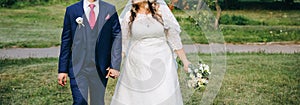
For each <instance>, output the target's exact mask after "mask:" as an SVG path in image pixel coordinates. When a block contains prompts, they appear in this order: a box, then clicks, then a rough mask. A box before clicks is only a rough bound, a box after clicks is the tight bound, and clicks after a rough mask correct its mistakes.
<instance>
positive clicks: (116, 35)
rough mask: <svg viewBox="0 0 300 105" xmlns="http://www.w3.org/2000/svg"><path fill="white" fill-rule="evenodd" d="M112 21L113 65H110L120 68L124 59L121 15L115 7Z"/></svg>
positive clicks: (116, 68)
mask: <svg viewBox="0 0 300 105" xmlns="http://www.w3.org/2000/svg"><path fill="white" fill-rule="evenodd" d="M110 19H111V22H112V37H113V38H112V40H113V41H112V43H113V44H112V51H111V65H110V67H111V68H112V69H115V70H120V65H121V60H122V34H121V26H120V22H119V17H118V14H117V12H116V9H115V7H114V8H113V15H112V16H111V18H110Z"/></svg>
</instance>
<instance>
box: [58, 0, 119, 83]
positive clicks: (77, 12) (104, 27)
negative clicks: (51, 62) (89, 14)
mask: <svg viewBox="0 0 300 105" xmlns="http://www.w3.org/2000/svg"><path fill="white" fill-rule="evenodd" d="M99 9H100V10H99V15H98V16H99V19H100V20H97V21H99V22H98V23H99V26H100V31H99V35H98V38H97V42H96V48H95V52H91V53H95V62H96V68H97V70H98V73H99V72H100V73H99V74H101V75H102V76H105V75H106V74H107V71H106V68H108V67H110V68H113V69H116V70H120V64H121V58H122V56H121V51H122V45H121V44H122V35H121V27H120V23H119V18H118V14H117V12H116V9H115V7H114V6H113V5H111V4H108V3H106V2H103V1H101V0H100V1H99ZM83 15H84V9H83V0H81V1H79V2H78V3H76V4H73V5H71V6H69V7H67V8H66V13H65V17H64V25H63V31H62V37H61V49H60V56H59V65H58V66H59V67H58V72H59V73H68V74H69V77H70V78H75V76H74V73H73V67H72V44H73V39H74V35H75V32H76V28H78V23H77V22H76V19H77V18H78V17H82V16H83Z"/></svg>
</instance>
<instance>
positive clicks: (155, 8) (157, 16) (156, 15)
mask: <svg viewBox="0 0 300 105" xmlns="http://www.w3.org/2000/svg"><path fill="white" fill-rule="evenodd" d="M145 2H147V4H146V6H147V7H148V8H149V11H150V13H151V15H152V17H153V18H154V19H156V20H157V21H158V22H159V23H161V24H162V25H164V24H163V19H162V15H161V14H160V13H159V11H158V8H159V4H158V3H157V2H156V0H153V1H152V2H151V1H149V0H147V1H144V2H138V3H133V2H132V8H131V10H130V13H131V16H130V21H129V23H128V24H129V29H130V33H131V27H132V23H133V21H134V20H135V18H136V15H137V11H138V10H139V9H140V5H141V4H142V3H145ZM146 9H147V8H146Z"/></svg>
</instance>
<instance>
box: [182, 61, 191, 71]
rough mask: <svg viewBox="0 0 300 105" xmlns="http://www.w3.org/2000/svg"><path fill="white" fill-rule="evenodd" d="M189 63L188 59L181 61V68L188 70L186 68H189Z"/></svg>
mask: <svg viewBox="0 0 300 105" xmlns="http://www.w3.org/2000/svg"><path fill="white" fill-rule="evenodd" d="M190 64H191V62H190V61H185V62H183V69H184V70H185V71H186V72H188V68H189V65H190Z"/></svg>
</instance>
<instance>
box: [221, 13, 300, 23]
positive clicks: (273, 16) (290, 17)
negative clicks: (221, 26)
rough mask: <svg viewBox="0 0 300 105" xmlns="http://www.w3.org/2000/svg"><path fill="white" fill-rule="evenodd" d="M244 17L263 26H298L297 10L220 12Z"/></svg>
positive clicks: (299, 15) (299, 14) (299, 19)
mask: <svg viewBox="0 0 300 105" xmlns="http://www.w3.org/2000/svg"><path fill="white" fill-rule="evenodd" d="M226 14H228V15H230V16H232V15H235V16H244V17H246V18H248V19H251V20H254V21H258V22H261V23H264V24H265V25H285V26H299V25H300V23H299V21H300V18H299V17H300V11H298V10H289V11H281V10H277V11H275V10H231V11H228V10H226V11H222V15H226Z"/></svg>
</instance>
